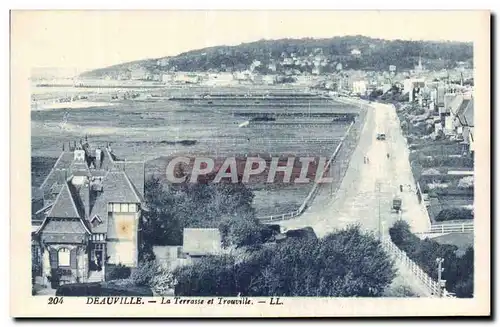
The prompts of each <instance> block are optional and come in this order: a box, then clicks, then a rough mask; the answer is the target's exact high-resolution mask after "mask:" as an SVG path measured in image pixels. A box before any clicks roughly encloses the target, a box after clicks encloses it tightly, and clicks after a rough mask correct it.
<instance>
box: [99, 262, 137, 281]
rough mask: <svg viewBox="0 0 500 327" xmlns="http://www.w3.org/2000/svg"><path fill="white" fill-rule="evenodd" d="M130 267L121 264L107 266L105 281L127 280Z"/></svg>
mask: <svg viewBox="0 0 500 327" xmlns="http://www.w3.org/2000/svg"><path fill="white" fill-rule="evenodd" d="M130 273H131V271H130V267H126V266H124V265H122V264H121V263H119V264H117V265H108V267H107V269H106V276H105V279H106V280H115V279H127V278H129V277H130Z"/></svg>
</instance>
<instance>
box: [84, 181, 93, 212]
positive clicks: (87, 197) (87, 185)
mask: <svg viewBox="0 0 500 327" xmlns="http://www.w3.org/2000/svg"><path fill="white" fill-rule="evenodd" d="M82 187H83V190H82V193H83V194H82V201H83V206H84V207H85V218H86V219H89V218H90V217H89V216H90V191H91V189H92V187H91V185H90V180H89V178H88V177H87V178H86V179H85V182H84V183H83V186H82Z"/></svg>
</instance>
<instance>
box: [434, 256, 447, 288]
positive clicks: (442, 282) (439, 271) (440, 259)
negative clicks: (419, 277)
mask: <svg viewBox="0 0 500 327" xmlns="http://www.w3.org/2000/svg"><path fill="white" fill-rule="evenodd" d="M443 261H444V259H443V258H436V263H437V265H438V286H439V297H442V296H443V288H444V286H445V283H446V281H445V280H442V279H441V273H442V272H443V270H444V268H442V265H443Z"/></svg>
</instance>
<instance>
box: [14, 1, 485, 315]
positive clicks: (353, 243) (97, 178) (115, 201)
mask: <svg viewBox="0 0 500 327" xmlns="http://www.w3.org/2000/svg"><path fill="white" fill-rule="evenodd" d="M489 72H490V13H489V12H487V11H414V12H412V11H173V10H171V11H167V10H164V11H98V10H94V11H57V10H46V11H35V10H33V11H12V12H11V108H10V110H11V117H12V119H11V127H12V131H11V169H12V171H11V185H10V187H11V208H12V211H11V214H10V231H11V260H10V264H11V276H12V277H11V281H10V282H11V283H10V285H11V298H10V302H11V315H12V316H15V317H118V316H119V317H375V316H377V317H380V316H457V315H458V316H488V315H490V310H491V308H490V285H491V276H490V264H491V263H490V211H489V208H490V194H489V185H490V130H489V126H490V102H489V99H490V93H489V92H490V91H489V90H490V73H489ZM475 127H478V128H475ZM30 201H31V206H30V205H29V204H28V203H29V202H30ZM30 208H31V209H30ZM476 214H477V218H476Z"/></svg>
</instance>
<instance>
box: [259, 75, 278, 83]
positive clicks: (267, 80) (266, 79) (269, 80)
mask: <svg viewBox="0 0 500 327" xmlns="http://www.w3.org/2000/svg"><path fill="white" fill-rule="evenodd" d="M275 81H276V77H275V76H274V75H263V76H262V83H263V84H266V85H272V84H274V82H275Z"/></svg>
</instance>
